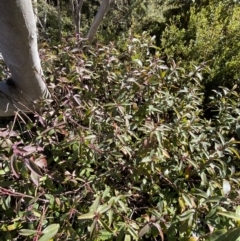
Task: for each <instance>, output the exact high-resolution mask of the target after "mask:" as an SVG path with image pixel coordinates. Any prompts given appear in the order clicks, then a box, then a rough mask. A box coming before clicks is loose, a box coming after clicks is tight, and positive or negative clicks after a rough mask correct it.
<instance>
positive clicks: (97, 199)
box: [90, 196, 101, 212]
mask: <svg viewBox="0 0 240 241" xmlns="http://www.w3.org/2000/svg"><path fill="white" fill-rule="evenodd" d="M100 201H101V196H97V198H96V199H95V201H94V203H93V204H92V206H91V207H90V211H92V212H95V211H96V210H97V208H98V205H99V203H100Z"/></svg>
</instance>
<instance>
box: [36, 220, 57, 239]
mask: <svg viewBox="0 0 240 241" xmlns="http://www.w3.org/2000/svg"><path fill="white" fill-rule="evenodd" d="M59 228H60V225H59V224H57V223H54V224H50V225H49V226H48V227H46V228H45V229H44V230H43V231H42V232H43V233H44V235H43V236H42V237H41V238H40V239H39V241H49V240H50V239H51V238H52V237H54V236H55V235H56V234H57V232H58V230H59Z"/></svg>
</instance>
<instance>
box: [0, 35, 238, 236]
mask: <svg viewBox="0 0 240 241" xmlns="http://www.w3.org/2000/svg"><path fill="white" fill-rule="evenodd" d="M46 45H47V44H46V43H44V44H42V47H41V45H40V53H41V57H42V65H43V69H44V72H45V75H46V82H47V84H48V87H49V90H50V92H51V94H52V99H51V100H45V101H43V103H42V108H41V109H40V110H39V111H38V112H33V114H32V115H30V116H28V117H26V116H23V115H21V113H19V115H18V116H16V117H15V118H14V119H10V120H9V119H7V120H3V121H2V128H1V129H0V147H1V149H0V165H1V169H0V203H1V205H0V217H1V223H0V237H1V238H2V239H1V240H35V241H36V240H39V241H44V240H46V241H47V240H116V241H118V240H119V241H120V240H124V241H129V240H168V241H174V240H176V241H177V240H182V241H183V240H192V241H194V240H226V239H225V238H226V237H231V238H230V239H229V240H236V239H234V237H237V236H238V235H239V234H240V229H239V227H238V226H239V220H240V206H239V200H240V199H239V198H240V197H239V190H238V186H239V173H240V165H239V153H238V151H239V150H238V149H239V141H238V140H237V135H236V134H235V129H236V125H237V118H238V116H239V93H238V92H237V91H236V89H237V86H234V87H233V88H232V89H227V88H226V87H220V88H218V89H216V91H215V92H213V94H212V104H213V105H214V106H216V108H217V114H216V115H214V118H211V119H209V120H207V119H205V118H204V109H203V100H204V86H203V84H202V81H203V77H202V74H203V73H204V71H205V66H204V65H199V66H192V70H191V71H190V72H186V70H185V69H184V68H182V67H181V66H180V65H178V64H177V63H175V62H174V60H170V61H169V62H167V63H166V62H164V61H163V60H162V59H161V53H159V52H157V50H156V52H155V54H154V55H151V54H150V51H149V49H150V48H151V49H152V48H155V47H154V43H153V39H150V38H149V37H148V36H147V34H143V35H142V36H135V37H129V39H126V41H125V42H122V43H121V48H119V47H118V46H119V45H118V44H115V43H110V44H109V45H107V46H105V45H101V44H100V43H99V44H97V45H96V46H88V45H84V43H81V45H80V44H76V43H74V41H68V42H66V43H64V44H63V45H62V46H58V47H57V48H56V47H49V46H46ZM208 71H209V70H208ZM3 126H4V127H3ZM227 235H228V236H227ZM234 235H235V236H234Z"/></svg>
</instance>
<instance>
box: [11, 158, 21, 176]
mask: <svg viewBox="0 0 240 241" xmlns="http://www.w3.org/2000/svg"><path fill="white" fill-rule="evenodd" d="M10 164H11V170H12V172H13V175H14V176H15V177H16V178H19V171H18V165H17V157H16V155H15V154H13V155H12V156H11V160H10Z"/></svg>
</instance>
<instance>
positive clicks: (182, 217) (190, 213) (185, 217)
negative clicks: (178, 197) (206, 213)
mask: <svg viewBox="0 0 240 241" xmlns="http://www.w3.org/2000/svg"><path fill="white" fill-rule="evenodd" d="M194 213H195V210H194V209H190V210H187V211H185V212H184V213H182V214H181V215H179V220H180V221H185V220H188V219H189V218H191V217H192V216H193V215H194Z"/></svg>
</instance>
